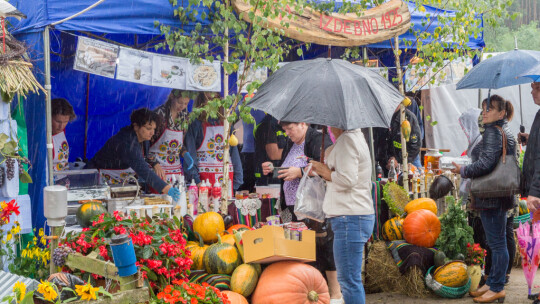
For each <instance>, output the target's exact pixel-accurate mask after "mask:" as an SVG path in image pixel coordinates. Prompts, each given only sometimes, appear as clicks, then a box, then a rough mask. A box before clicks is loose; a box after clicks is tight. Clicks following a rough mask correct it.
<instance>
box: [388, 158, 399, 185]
mask: <svg viewBox="0 0 540 304" xmlns="http://www.w3.org/2000/svg"><path fill="white" fill-rule="evenodd" d="M388 181H390V182H395V181H397V172H396V165H395V164H394V160H393V159H392V160H391V161H390V169H389V170H388Z"/></svg>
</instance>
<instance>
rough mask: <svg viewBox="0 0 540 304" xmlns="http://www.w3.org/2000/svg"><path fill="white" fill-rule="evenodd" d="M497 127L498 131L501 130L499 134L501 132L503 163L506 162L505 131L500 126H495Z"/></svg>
mask: <svg viewBox="0 0 540 304" xmlns="http://www.w3.org/2000/svg"><path fill="white" fill-rule="evenodd" d="M495 127H496V128H497V129H499V131H501V134H502V144H503V146H502V149H503V152H502V162H503V164H504V163H506V144H507V142H506V133H505V132H504V130H503V129H502V128H501V126H495Z"/></svg>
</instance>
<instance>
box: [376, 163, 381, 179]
mask: <svg viewBox="0 0 540 304" xmlns="http://www.w3.org/2000/svg"><path fill="white" fill-rule="evenodd" d="M375 172H376V175H377V181H381V179H382V176H383V169H382V167H381V165H380V164H379V162H377V167H376V169H375Z"/></svg>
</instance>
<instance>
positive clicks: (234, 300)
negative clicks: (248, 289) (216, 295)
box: [221, 290, 249, 304]
mask: <svg viewBox="0 0 540 304" xmlns="http://www.w3.org/2000/svg"><path fill="white" fill-rule="evenodd" d="M221 293H222V294H224V295H227V299H229V301H230V302H231V304H249V303H248V301H247V300H246V298H244V296H243V295H241V294H239V293H236V292H234V291H230V290H224V291H222V292H221Z"/></svg>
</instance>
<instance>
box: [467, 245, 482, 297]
mask: <svg viewBox="0 0 540 304" xmlns="http://www.w3.org/2000/svg"><path fill="white" fill-rule="evenodd" d="M485 255H486V250H484V249H483V248H482V247H480V244H478V243H475V244H473V245H471V243H468V244H467V256H466V257H465V263H466V264H467V273H468V274H469V277H470V278H471V288H470V289H469V291H475V290H476V289H477V288H478V284H479V283H480V279H481V278H482V265H483V264H484V256H485Z"/></svg>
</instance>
